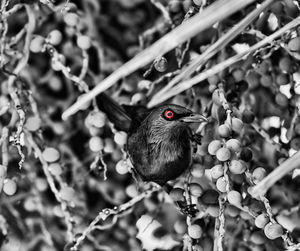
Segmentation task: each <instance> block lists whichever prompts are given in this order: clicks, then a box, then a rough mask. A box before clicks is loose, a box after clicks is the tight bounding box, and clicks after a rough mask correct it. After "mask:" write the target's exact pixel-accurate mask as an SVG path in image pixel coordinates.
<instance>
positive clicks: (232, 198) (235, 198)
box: [227, 190, 242, 206]
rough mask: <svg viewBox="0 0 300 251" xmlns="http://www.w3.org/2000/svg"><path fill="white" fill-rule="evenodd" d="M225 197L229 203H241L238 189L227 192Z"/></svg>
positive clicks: (238, 204)
mask: <svg viewBox="0 0 300 251" xmlns="http://www.w3.org/2000/svg"><path fill="white" fill-rule="evenodd" d="M227 199H228V202H229V203H230V204H231V205H236V206H240V205H241V204H242V195H241V194H240V193H239V192H238V191H234V190H232V191H230V192H228V194H227Z"/></svg>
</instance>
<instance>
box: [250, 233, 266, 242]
mask: <svg viewBox="0 0 300 251" xmlns="http://www.w3.org/2000/svg"><path fill="white" fill-rule="evenodd" d="M250 241H251V242H252V243H254V244H256V245H262V244H264V243H265V242H266V238H265V237H264V235H263V234H262V232H261V231H255V232H253V233H252V234H251V236H250Z"/></svg>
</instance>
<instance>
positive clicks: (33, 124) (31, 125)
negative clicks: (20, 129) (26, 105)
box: [25, 116, 41, 132]
mask: <svg viewBox="0 0 300 251" xmlns="http://www.w3.org/2000/svg"><path fill="white" fill-rule="evenodd" d="M25 127H26V128H27V130H28V131H31V132H36V131H37V130H38V129H40V127H41V120H40V118H39V117H36V116H31V117H28V118H27V119H26V123H25Z"/></svg>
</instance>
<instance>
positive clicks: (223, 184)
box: [216, 177, 227, 193]
mask: <svg viewBox="0 0 300 251" xmlns="http://www.w3.org/2000/svg"><path fill="white" fill-rule="evenodd" d="M216 187H217V189H218V190H219V191H220V192H222V193H225V192H226V187H227V182H226V180H225V178H224V177H220V178H219V179H217V182H216Z"/></svg>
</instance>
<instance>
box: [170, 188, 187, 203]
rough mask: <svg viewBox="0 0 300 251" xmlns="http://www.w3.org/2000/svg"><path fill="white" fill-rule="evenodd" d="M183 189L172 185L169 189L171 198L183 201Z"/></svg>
mask: <svg viewBox="0 0 300 251" xmlns="http://www.w3.org/2000/svg"><path fill="white" fill-rule="evenodd" d="M183 194H184V190H183V189H182V188H180V187H174V188H173V189H172V190H171V191H170V197H171V198H172V200H173V201H184V196H183Z"/></svg>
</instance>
